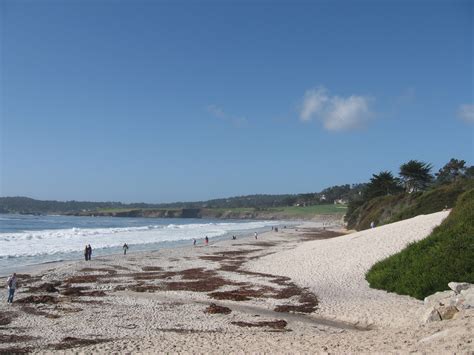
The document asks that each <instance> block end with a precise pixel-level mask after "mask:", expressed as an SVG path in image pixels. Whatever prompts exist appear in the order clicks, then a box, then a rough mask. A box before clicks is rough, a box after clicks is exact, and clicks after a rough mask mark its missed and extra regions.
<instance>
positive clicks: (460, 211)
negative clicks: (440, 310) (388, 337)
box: [366, 189, 474, 299]
mask: <svg viewBox="0 0 474 355" xmlns="http://www.w3.org/2000/svg"><path fill="white" fill-rule="evenodd" d="M366 279H367V281H368V282H369V284H370V287H373V288H377V289H383V290H387V291H390V292H395V293H398V294H402V295H410V296H412V297H416V298H418V299H423V298H424V297H426V296H428V295H430V294H433V293H435V292H436V291H442V290H446V289H447V288H448V287H447V286H448V282H450V281H458V282H469V283H474V189H471V190H469V191H467V192H465V193H463V194H462V195H461V196H460V197H459V198H458V200H457V202H456V205H455V207H454V209H453V211H452V212H451V214H450V215H449V216H448V217H447V218H446V219H445V220H444V221H443V223H442V224H441V225H440V226H439V227H437V228H435V229H434V231H433V232H432V233H431V235H430V236H428V237H427V238H425V239H423V240H421V241H419V242H417V243H413V244H411V245H409V246H408V247H407V248H406V249H404V250H402V251H401V252H400V253H398V254H395V255H392V256H391V257H389V258H387V259H385V260H382V261H380V262H378V263H377V264H375V265H374V266H373V267H372V268H371V269H370V270H369V271H368V273H367V275H366Z"/></svg>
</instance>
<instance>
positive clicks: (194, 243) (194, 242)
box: [193, 238, 196, 246]
mask: <svg viewBox="0 0 474 355" xmlns="http://www.w3.org/2000/svg"><path fill="white" fill-rule="evenodd" d="M193 245H194V246H196V238H193Z"/></svg>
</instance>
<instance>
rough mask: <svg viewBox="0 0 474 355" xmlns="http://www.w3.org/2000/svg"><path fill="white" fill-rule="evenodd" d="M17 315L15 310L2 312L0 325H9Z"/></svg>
mask: <svg viewBox="0 0 474 355" xmlns="http://www.w3.org/2000/svg"><path fill="white" fill-rule="evenodd" d="M16 317H17V313H15V312H2V313H0V326H1V325H8V324H10V323H11V322H12V320H13V319H15V318H16Z"/></svg>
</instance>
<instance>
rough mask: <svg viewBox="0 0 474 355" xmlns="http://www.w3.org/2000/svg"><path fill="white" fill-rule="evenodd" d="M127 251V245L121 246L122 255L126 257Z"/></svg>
mask: <svg viewBox="0 0 474 355" xmlns="http://www.w3.org/2000/svg"><path fill="white" fill-rule="evenodd" d="M127 250H128V245H127V243H125V244H124V245H123V255H127Z"/></svg>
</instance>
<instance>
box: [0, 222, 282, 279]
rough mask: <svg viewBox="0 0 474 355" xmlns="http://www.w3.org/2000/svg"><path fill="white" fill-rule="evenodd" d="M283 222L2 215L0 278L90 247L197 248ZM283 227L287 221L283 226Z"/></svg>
mask: <svg viewBox="0 0 474 355" xmlns="http://www.w3.org/2000/svg"><path fill="white" fill-rule="evenodd" d="M283 223H285V222H282V221H249V220H211V219H183V218H179V219H178V218H166V219H163V218H118V217H75V216H32V215H11V214H0V275H5V274H7V273H9V272H12V271H14V270H19V269H21V268H24V267H28V266H32V265H39V264H44V263H50V262H55V261H64V260H79V259H82V258H83V257H84V248H85V245H86V244H90V245H91V246H92V249H93V254H92V257H93V258H94V257H96V256H101V255H108V254H118V253H122V246H123V244H124V243H127V244H128V246H129V248H130V249H129V251H128V253H133V252H136V251H150V250H157V249H162V248H173V247H179V246H185V245H192V240H193V239H197V241H198V245H199V244H202V243H203V239H204V237H205V236H208V237H209V238H210V239H211V241H212V240H216V239H224V238H230V237H231V236H232V235H236V236H243V235H249V234H251V233H253V232H262V231H266V230H269V229H271V226H278V225H281V224H283ZM285 224H287V225H289V224H291V223H285Z"/></svg>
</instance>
